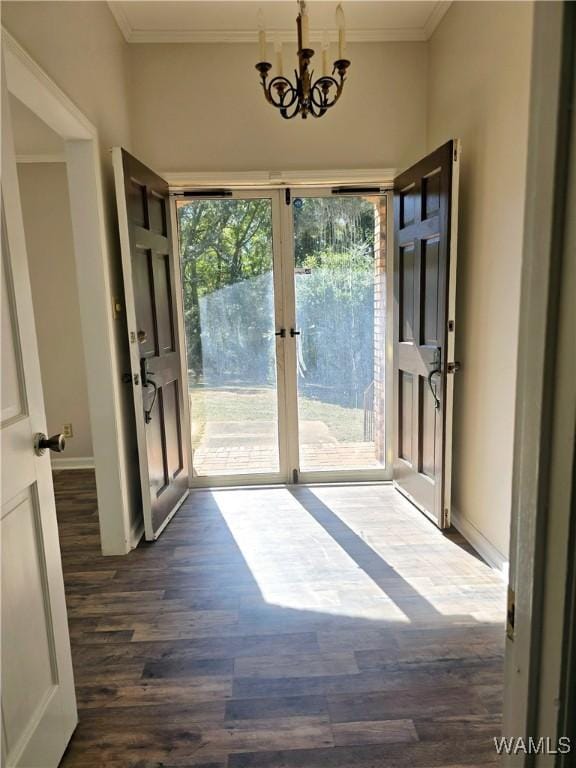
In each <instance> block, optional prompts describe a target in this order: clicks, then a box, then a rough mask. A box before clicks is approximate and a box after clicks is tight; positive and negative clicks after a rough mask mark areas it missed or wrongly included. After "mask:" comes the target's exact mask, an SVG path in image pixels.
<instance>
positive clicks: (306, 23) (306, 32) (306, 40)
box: [300, 0, 310, 48]
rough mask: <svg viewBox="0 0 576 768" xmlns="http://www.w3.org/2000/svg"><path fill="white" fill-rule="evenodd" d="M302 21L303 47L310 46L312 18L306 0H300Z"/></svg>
mask: <svg viewBox="0 0 576 768" xmlns="http://www.w3.org/2000/svg"><path fill="white" fill-rule="evenodd" d="M300 22H301V24H302V48H310V20H309V19H308V11H307V10H306V2H305V0H300Z"/></svg>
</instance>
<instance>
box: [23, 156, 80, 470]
mask: <svg viewBox="0 0 576 768" xmlns="http://www.w3.org/2000/svg"><path fill="white" fill-rule="evenodd" d="M18 180H19V183H20V197H21V200H22V213H23V216H24V229H25V232H26V247H27V251H28V265H29V268H30V282H31V285H32V298H33V302H34V316H35V319H36V333H37V336H38V347H39V352H40V369H41V372H42V386H43V390H44V403H45V406H46V421H47V424H48V432H49V434H51V435H53V434H55V433H57V432H62V430H63V426H64V424H65V423H71V424H72V425H73V428H74V437H73V438H72V439H70V440H67V441H66V453H65V454H64V458H66V459H71V458H79V457H81V458H85V457H91V456H92V440H91V437H90V420H89V415H88V392H87V388H86V373H85V366H84V355H83V349H82V335H81V332H80V307H79V305H78V292H77V290H76V265H75V261H74V245H73V242H72V223H71V221H70V202H69V199H68V181H67V178H66V166H65V164H64V163H33V164H24V165H19V166H18Z"/></svg>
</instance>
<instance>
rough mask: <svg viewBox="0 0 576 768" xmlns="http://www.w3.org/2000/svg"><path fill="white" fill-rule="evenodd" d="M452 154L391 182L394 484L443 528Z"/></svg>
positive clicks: (453, 148)
mask: <svg viewBox="0 0 576 768" xmlns="http://www.w3.org/2000/svg"><path fill="white" fill-rule="evenodd" d="M457 151H458V150H457V143H456V142H453V141H449V142H448V143H447V144H445V145H444V146H442V147H440V148H439V149H437V150H436V151H435V152H433V153H432V154H430V155H428V156H427V157H425V158H424V159H423V160H421V161H420V162H419V163H417V164H416V165H414V166H413V167H412V168H410V169H408V170H407V171H405V172H404V173H402V174H401V175H400V176H399V177H398V178H397V179H396V180H395V182H394V243H395V246H394V251H395V253H394V256H395V259H394V358H395V362H394V427H395V429H394V480H395V484H396V486H397V488H398V489H399V490H400V491H402V493H404V494H405V495H406V496H408V497H409V498H410V499H411V501H413V502H414V503H415V504H416V505H417V506H418V507H419V508H420V509H422V510H423V511H424V512H426V513H427V514H428V515H429V516H430V517H431V518H432V519H433V520H434V521H435V522H436V523H437V524H438V525H439V526H440V527H442V528H444V527H448V526H449V524H450V475H451V471H450V468H451V421H452V416H451V411H452V381H450V382H449V381H448V376H449V375H450V374H449V371H450V372H452V371H453V370H454V369H455V368H456V366H455V365H454V361H453V349H454V330H455V328H454V304H455V266H456V265H455V258H456V254H455V247H452V246H455V243H451V237H453V236H454V232H455V224H456V221H455V218H454V217H455V216H456V213H455V194H453V193H454V189H455V187H454V185H453V180H454V179H455V174H454V170H453V169H454V167H455V164H456V162H457ZM452 230H454V232H453V231H452ZM454 239H455V236H454Z"/></svg>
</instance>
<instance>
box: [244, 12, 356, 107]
mask: <svg viewBox="0 0 576 768" xmlns="http://www.w3.org/2000/svg"><path fill="white" fill-rule="evenodd" d="M298 6H299V13H298V18H297V19H296V27H297V30H298V70H294V76H295V84H292V82H291V81H290V80H289V79H288V78H287V77H284V73H283V69H282V45H281V43H280V42H279V41H276V70H277V71H276V73H275V74H274V76H273V77H272V78H271V80H270V81H269V80H268V75H269V73H270V70H271V69H272V64H271V63H270V62H269V61H267V55H268V52H267V45H266V31H265V28H264V18H263V14H262V10H260V11H259V23H258V27H259V30H258V42H259V45H260V61H259V62H258V64H256V69H257V70H258V71H259V72H260V82H261V84H262V89H263V91H264V96H265V97H266V101H267V102H268V103H269V104H272V106H273V107H276V108H277V109H278V110H279V111H280V114H281V115H282V117H284V118H285V119H286V120H290V119H292V118H293V117H296V115H301V116H302V117H303V118H304V119H306V118H307V117H308V115H312V117H322V115H325V114H326V112H327V111H328V110H329V109H330V107H333V106H334V104H336V102H337V101H338V99H339V98H340V96H341V95H342V89H343V88H344V81H345V80H346V71H347V69H348V67H349V66H350V62H349V61H348V59H347V58H346V57H345V47H346V32H345V22H344V12H343V10H342V6H341V5H338V7H337V8H336V25H337V27H338V58H337V59H336V61H335V62H334V64H333V68H332V72H331V73H329V72H328V49H329V42H328V35H327V33H326V32H325V33H324V39H323V44H322V63H323V67H322V69H323V73H322V75H321V77H318V78H317V79H316V80H315V79H314V70H313V69H311V61H312V57H313V56H314V50H313V49H312V48H310V33H309V21H308V13H307V10H306V2H305V0H298ZM336 75H337V77H336Z"/></svg>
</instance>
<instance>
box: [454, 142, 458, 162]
mask: <svg viewBox="0 0 576 768" xmlns="http://www.w3.org/2000/svg"><path fill="white" fill-rule="evenodd" d="M453 155H454V162H455V163H457V162H458V144H454V149H453Z"/></svg>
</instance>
